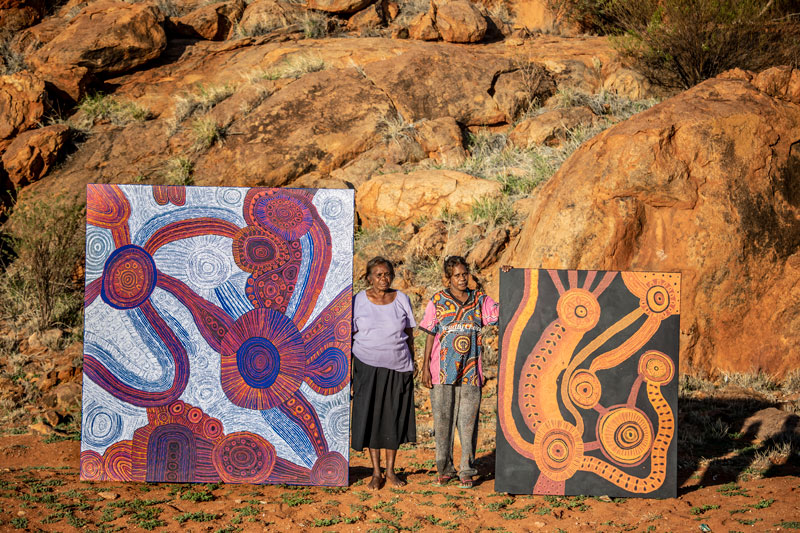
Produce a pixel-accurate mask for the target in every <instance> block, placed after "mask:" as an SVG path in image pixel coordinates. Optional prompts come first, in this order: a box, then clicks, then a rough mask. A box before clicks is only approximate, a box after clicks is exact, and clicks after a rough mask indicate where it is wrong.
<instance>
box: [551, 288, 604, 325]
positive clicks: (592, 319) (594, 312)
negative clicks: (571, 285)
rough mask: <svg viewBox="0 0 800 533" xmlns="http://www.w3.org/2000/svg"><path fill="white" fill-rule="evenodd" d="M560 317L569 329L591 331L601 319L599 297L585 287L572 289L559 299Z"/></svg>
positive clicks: (558, 309) (557, 307)
mask: <svg viewBox="0 0 800 533" xmlns="http://www.w3.org/2000/svg"><path fill="white" fill-rule="evenodd" d="M556 310H557V311H558V318H559V319H561V322H562V323H563V326H564V327H565V328H567V329H572V330H577V331H589V330H590V329H592V328H593V327H594V326H595V325H596V324H597V321H598V320H600V304H599V303H597V298H595V297H594V295H593V294H592V293H591V292H589V291H587V290H584V289H570V290H568V291H567V292H565V293H564V294H562V295H561V297H560V298H559V299H558V304H557V305H556Z"/></svg>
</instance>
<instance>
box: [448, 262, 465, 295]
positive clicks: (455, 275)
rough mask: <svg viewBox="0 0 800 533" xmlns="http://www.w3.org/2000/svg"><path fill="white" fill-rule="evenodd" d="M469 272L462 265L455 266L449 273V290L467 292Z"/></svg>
mask: <svg viewBox="0 0 800 533" xmlns="http://www.w3.org/2000/svg"><path fill="white" fill-rule="evenodd" d="M468 278H469V271H468V270H467V268H466V267H465V266H464V265H456V266H454V267H453V270H452V271H451V272H450V288H453V289H458V290H460V291H465V290H467V285H468V281H469V280H468Z"/></svg>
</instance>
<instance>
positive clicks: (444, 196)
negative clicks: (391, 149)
mask: <svg viewBox="0 0 800 533" xmlns="http://www.w3.org/2000/svg"><path fill="white" fill-rule="evenodd" d="M501 188H502V185H501V184H500V182H497V181H490V180H484V179H480V178H475V177H473V176H470V175H469V174H464V173H462V172H456V171H453V170H417V171H414V172H410V173H408V174H383V175H380V176H375V177H373V178H372V179H370V180H368V181H366V182H365V183H364V184H362V185H361V187H360V188H359V189H358V191H357V192H356V210H357V211H358V215H359V217H360V218H361V222H362V224H363V225H364V226H376V225H379V224H393V225H402V224H405V223H408V222H413V221H415V220H417V219H419V218H420V216H421V215H423V214H430V213H440V212H441V211H442V209H447V210H449V211H451V212H464V211H466V210H468V209H470V208H471V207H472V203H473V201H474V200H475V198H480V197H491V196H495V195H497V194H499V193H500V189H501Z"/></svg>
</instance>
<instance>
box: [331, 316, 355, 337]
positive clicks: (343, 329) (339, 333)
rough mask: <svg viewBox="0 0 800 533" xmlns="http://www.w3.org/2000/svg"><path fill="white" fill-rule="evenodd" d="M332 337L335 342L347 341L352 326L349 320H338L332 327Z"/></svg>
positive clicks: (350, 334)
mask: <svg viewBox="0 0 800 533" xmlns="http://www.w3.org/2000/svg"><path fill="white" fill-rule="evenodd" d="M333 336H334V338H335V339H336V340H337V341H349V340H350V338H351V336H352V326H351V323H350V321H349V320H340V321H339V322H337V323H336V325H335V326H334V327H333Z"/></svg>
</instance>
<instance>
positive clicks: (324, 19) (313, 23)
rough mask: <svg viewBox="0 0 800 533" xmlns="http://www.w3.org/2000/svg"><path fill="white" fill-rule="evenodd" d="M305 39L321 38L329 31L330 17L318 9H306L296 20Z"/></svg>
mask: <svg viewBox="0 0 800 533" xmlns="http://www.w3.org/2000/svg"><path fill="white" fill-rule="evenodd" d="M297 22H298V23H299V24H300V27H301V28H302V29H303V36H304V37H305V38H306V39H322V38H323V37H327V36H328V34H329V33H330V28H331V22H332V21H331V19H330V17H329V16H328V15H325V14H324V13H320V12H318V11H306V12H305V13H303V15H302V16H301V17H300V18H299V20H298V21H297Z"/></svg>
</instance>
